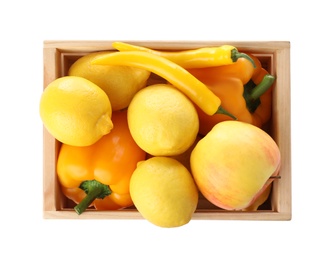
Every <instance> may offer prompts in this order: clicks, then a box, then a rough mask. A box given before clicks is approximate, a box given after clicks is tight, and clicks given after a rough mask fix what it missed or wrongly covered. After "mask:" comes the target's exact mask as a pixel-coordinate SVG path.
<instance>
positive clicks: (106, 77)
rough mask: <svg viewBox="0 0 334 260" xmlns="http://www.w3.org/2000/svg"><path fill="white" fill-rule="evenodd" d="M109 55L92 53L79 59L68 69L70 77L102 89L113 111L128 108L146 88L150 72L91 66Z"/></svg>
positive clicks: (119, 67) (120, 67)
mask: <svg viewBox="0 0 334 260" xmlns="http://www.w3.org/2000/svg"><path fill="white" fill-rule="evenodd" d="M108 53H111V52H110V51H103V52H93V53H90V54H87V55H85V56H83V57H81V58H79V59H78V60H77V61H76V62H75V63H73V65H72V66H71V67H70V69H69V72H68V74H69V75H70V76H80V77H83V78H86V79H88V80H90V81H91V82H93V83H95V84H96V85H98V86H99V87H100V88H102V89H103V90H104V91H105V92H106V94H107V96H108V97H109V100H110V103H111V106H112V109H113V111H118V110H121V109H123V108H126V107H128V105H129V103H130V101H131V99H132V98H133V96H134V95H135V94H136V92H138V90H140V89H142V88H143V87H144V86H146V81H147V79H148V77H149V76H150V74H151V73H150V72H149V71H147V70H143V69H138V68H135V67H128V66H103V65H92V64H91V61H92V60H93V59H94V58H97V57H100V56H103V55H105V54H108Z"/></svg>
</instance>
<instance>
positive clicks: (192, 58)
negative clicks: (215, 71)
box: [112, 42, 255, 69]
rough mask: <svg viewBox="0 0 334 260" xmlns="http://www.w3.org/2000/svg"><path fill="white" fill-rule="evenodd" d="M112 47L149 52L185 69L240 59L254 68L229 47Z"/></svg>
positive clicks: (123, 43) (246, 56)
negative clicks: (172, 49) (168, 48)
mask: <svg viewBox="0 0 334 260" xmlns="http://www.w3.org/2000/svg"><path fill="white" fill-rule="evenodd" d="M112 47H114V48H115V49H116V50H119V51H144V52H149V53H152V54H155V55H157V56H160V57H164V58H166V59H168V60H170V61H172V62H174V63H176V64H178V65H180V66H181V67H183V68H185V69H192V68H204V67H216V66H222V65H228V64H233V63H234V62H236V61H237V60H238V59H239V58H241V57H243V58H246V59H248V60H249V61H251V62H252V64H253V66H255V64H254V62H253V60H252V59H251V58H250V57H249V56H248V55H247V54H245V53H240V52H238V50H237V48H236V47H234V46H231V45H222V46H218V47H203V48H197V49H192V50H184V51H157V50H153V49H150V48H145V47H142V46H138V45H133V44H128V43H125V42H114V43H112Z"/></svg>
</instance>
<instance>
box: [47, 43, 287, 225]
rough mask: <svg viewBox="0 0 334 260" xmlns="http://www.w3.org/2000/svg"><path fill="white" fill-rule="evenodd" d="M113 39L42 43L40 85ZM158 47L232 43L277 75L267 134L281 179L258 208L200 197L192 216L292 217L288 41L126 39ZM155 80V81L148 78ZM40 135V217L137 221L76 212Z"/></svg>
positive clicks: (123, 214) (129, 214) (52, 151)
mask: <svg viewBox="0 0 334 260" xmlns="http://www.w3.org/2000/svg"><path fill="white" fill-rule="evenodd" d="M111 43H112V41H45V42H44V88H45V87H46V86H47V85H48V84H49V83H50V82H51V81H53V80H55V79H56V78H59V77H62V76H65V75H67V71H68V68H69V67H70V66H71V64H72V63H73V62H74V61H75V60H77V59H78V58H79V57H81V56H83V55H85V54H87V53H90V52H94V51H103V50H112V47H111ZM130 43H133V44H137V45H142V46H146V47H149V48H155V49H161V50H182V49H192V48H198V47H204V46H219V45H223V44H230V45H233V46H236V47H237V48H238V49H239V51H242V52H249V53H252V54H254V55H256V56H257V57H258V58H259V59H260V60H261V62H262V65H263V67H265V68H266V69H267V70H268V71H269V72H270V73H271V74H272V75H275V76H276V78H277V79H276V82H275V87H274V91H273V104H272V112H273V116H272V119H271V122H270V123H269V125H268V130H267V131H268V132H269V134H270V135H271V136H272V137H273V139H274V140H275V141H276V142H277V144H278V146H279V148H280V150H281V156H282V166H281V170H280V174H279V176H280V179H276V180H275V181H274V182H273V188H272V192H271V195H270V197H269V199H268V201H267V202H266V203H265V204H264V205H263V206H262V207H261V208H260V209H259V210H257V211H254V212H239V211H226V210H223V209H219V208H217V207H215V206H214V205H212V204H211V203H209V202H208V201H207V200H206V199H205V198H203V196H200V200H199V203H198V208H197V210H196V212H195V213H194V215H193V219H206V220H210V219H216V220H219V219H225V220H290V219H291V138H290V127H291V123H290V43H289V42H285V41H283V42H281V41H276V42H231V41H229V42H220V41H219V42H218V41H217V42H205V41H203V42H191V41H189V42H130ZM151 80H152V81H154V80H155V79H151ZM43 139H44V159H43V160H44V182H43V183H44V218H71V219H141V218H142V217H141V215H140V214H139V212H138V211H137V210H136V209H135V208H134V207H132V208H129V209H123V210H118V211H96V210H94V209H88V210H87V211H86V212H85V213H84V214H82V215H80V216H78V215H77V214H76V213H75V212H74V210H73V206H74V205H73V203H72V202H71V201H69V200H68V199H66V198H65V197H64V196H63V195H62V193H61V191H60V189H59V184H58V180H57V175H56V161H57V156H58V151H59V148H60V143H59V142H58V141H57V140H55V139H54V138H53V137H52V136H51V135H50V134H49V133H48V132H47V131H46V130H45V129H44V132H43Z"/></svg>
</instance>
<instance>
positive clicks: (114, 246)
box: [0, 0, 334, 259]
mask: <svg viewBox="0 0 334 260" xmlns="http://www.w3.org/2000/svg"><path fill="white" fill-rule="evenodd" d="M296 3H298V4H295V3H294V2H293V1H285V0H280V1H277V2H274V1H272V2H271V1H265V0H263V1H258V0H252V1H212V0H206V1H196V0H193V1H181V0H178V1H174V0H169V1H147V0H140V1H121V0H119V1H99V0H95V1H85V0H80V1H68V0H67V1H63V0H58V1H54V2H53V1H34V0H31V1H15V0H13V1H2V2H1V4H0V28H1V31H0V33H1V40H0V47H1V49H0V50H1V54H0V87H1V89H0V99H1V100H0V112H1V117H0V122H1V127H0V131H1V132H0V138H1V143H0V149H1V155H0V156H1V157H0V162H1V165H0V167H1V168H0V169H1V170H0V173H1V178H0V195H1V196H0V198H1V207H0V211H1V213H0V218H1V220H0V238H1V241H2V242H1V243H0V258H1V259H21V258H26V259H28V258H29V259H30V258H31V257H32V258H34V259H101V258H102V257H103V258H107V259H134V258H138V259H180V256H181V255H182V256H186V259H304V258H305V257H308V258H309V259H334V252H333V250H334V249H333V232H334V225H333V217H334V215H333V199H334V196H333V191H332V190H333V174H334V170H333V146H334V139H333V132H334V131H333V130H334V129H333V112H334V107H333V103H334V102H333V97H334V96H333V88H334V83H333V75H334V66H333V64H334V63H333V60H334V55H333V24H334V19H333V9H332V8H331V7H330V6H329V3H330V1H322V0H318V1H314V2H313V1H298V2H296ZM299 4H300V5H299ZM44 40H144V41H146V40H162V41H163V40H180V41H182V40H208V41H210V40H218V41H224V40H226V41H228V40H232V41H234V40H236V41H239V40H240V41H242V40H243V41H247V40H255V41H261V40H279V41H281V40H282V41H290V42H291V94H292V113H291V116H292V207H293V212H292V220H291V221H287V222H285V221H284V222H279V221H278V222H276V221H269V222H250V221H195V220H193V221H191V222H190V223H189V224H187V225H185V226H183V227H181V228H176V229H162V228H158V227H155V226H153V225H152V224H149V223H148V222H146V221H144V220H45V219H43V215H42V210H43V207H42V203H43V200H42V196H43V190H42V177H43V176H42V123H41V120H40V118H39V114H38V105H39V98H40V95H41V91H42V86H43V57H42V49H43V41H44ZM4 255H6V257H3V256H4ZM43 257H46V258H43Z"/></svg>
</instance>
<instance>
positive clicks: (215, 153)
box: [40, 42, 281, 227]
mask: <svg viewBox="0 0 334 260" xmlns="http://www.w3.org/2000/svg"><path fill="white" fill-rule="evenodd" d="M113 47H114V48H115V49H116V50H117V51H103V52H94V53H90V54H87V55H85V56H83V57H81V58H79V59H78V60H77V61H76V62H75V63H73V65H71V67H70V69H69V71H68V75H67V76H64V77H61V78H58V79H56V80H54V81H53V82H51V83H50V84H49V85H48V86H47V87H46V88H45V90H44V92H43V93H42V96H41V99H40V117H41V119H42V122H43V124H44V126H45V128H46V129H47V130H48V131H49V132H50V134H51V135H52V136H54V138H56V139H57V140H59V141H60V142H61V148H60V151H59V155H58V160H57V175H58V180H59V183H60V187H61V190H62V192H63V194H64V195H65V196H66V197H67V198H69V199H70V200H72V201H74V202H75V203H76V206H75V207H74V210H75V211H76V212H77V213H78V214H79V215H80V214H82V213H83V212H84V211H85V210H86V209H87V208H89V207H94V208H95V209H96V210H120V209H124V208H128V207H131V206H135V207H136V209H137V210H138V211H139V212H140V214H141V215H142V216H143V217H144V218H145V219H147V220H148V221H150V222H151V223H153V224H155V225H157V226H160V227H179V226H182V225H185V224H187V223H188V222H189V221H190V220H191V218H192V215H193V213H194V212H195V210H196V208H197V204H198V200H199V195H200V194H202V195H203V196H204V197H205V198H206V199H207V200H208V201H209V202H211V203H212V204H213V205H215V206H217V207H219V208H222V209H225V210H236V211H250V210H252V211H255V210H257V209H258V207H259V206H260V205H261V204H262V203H264V202H265V201H266V200H267V198H268V196H269V193H270V189H271V185H272V181H273V178H274V177H275V176H278V174H279V169H280V163H281V159H280V150H279V148H278V146H277V144H276V143H275V141H274V140H273V139H272V138H271V136H270V135H269V134H267V133H266V131H264V130H263V128H264V126H265V124H266V123H267V122H268V121H269V120H270V117H271V91H272V88H273V82H274V80H275V78H274V77H273V76H272V75H270V74H269V73H268V72H267V71H266V70H265V69H264V68H262V64H261V62H260V61H259V60H258V59H257V58H256V56H254V55H252V54H245V53H240V52H238V50H237V49H236V48H235V47H233V46H229V45H223V46H220V47H206V48H198V49H194V50H183V51H174V52H166V51H158V50H153V49H149V48H144V47H141V46H137V45H130V44H126V43H123V42H115V43H113ZM153 74H155V75H157V76H159V78H161V82H159V83H154V84H149V83H148V82H149V79H150V76H151V75H153Z"/></svg>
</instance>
